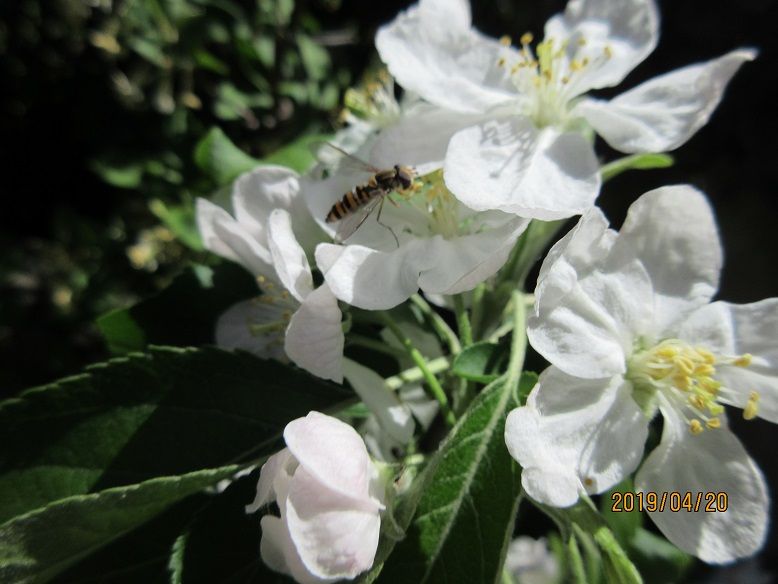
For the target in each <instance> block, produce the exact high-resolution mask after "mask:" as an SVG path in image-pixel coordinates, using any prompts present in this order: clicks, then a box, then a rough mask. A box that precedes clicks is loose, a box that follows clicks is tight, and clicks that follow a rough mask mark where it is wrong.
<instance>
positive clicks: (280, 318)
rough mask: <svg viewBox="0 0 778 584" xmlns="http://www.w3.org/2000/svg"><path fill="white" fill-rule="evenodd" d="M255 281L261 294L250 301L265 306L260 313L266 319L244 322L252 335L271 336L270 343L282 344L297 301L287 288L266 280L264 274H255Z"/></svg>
mask: <svg viewBox="0 0 778 584" xmlns="http://www.w3.org/2000/svg"><path fill="white" fill-rule="evenodd" d="M257 283H258V284H259V288H260V290H262V295H261V296H257V297H256V298H254V299H252V301H251V302H252V303H254V304H255V305H263V306H265V308H266V310H263V311H262V315H263V316H265V317H266V318H267V320H264V319H263V320H262V322H258V321H249V322H247V323H246V324H247V326H248V327H249V331H250V332H251V335H252V336H254V337H259V336H263V335H267V336H269V337H273V339H272V340H271V343H277V344H280V345H283V343H284V334H285V332H286V327H287V326H288V325H289V320H290V319H291V318H292V313H293V312H294V311H295V310H296V309H297V304H298V303H297V301H296V300H295V299H294V298H292V296H291V295H290V294H289V292H288V291H287V290H285V289H284V288H283V287H281V286H278V285H277V284H276V283H275V282H272V281H270V280H268V279H267V278H265V276H257Z"/></svg>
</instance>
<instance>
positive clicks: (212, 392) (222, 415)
mask: <svg viewBox="0 0 778 584" xmlns="http://www.w3.org/2000/svg"><path fill="white" fill-rule="evenodd" d="M352 398H353V394H352V393H351V392H348V391H346V390H345V389H343V388H341V387H339V386H336V385H334V384H331V383H327V382H324V381H322V380H319V379H317V378H314V377H312V376H310V375H308V374H306V373H303V372H301V371H299V370H296V369H292V368H290V367H287V366H285V365H282V364H280V363H277V362H274V361H265V360H262V359H258V358H256V357H254V356H253V355H250V354H248V353H231V352H228V351H223V350H220V349H215V348H206V349H174V348H154V349H152V350H151V351H150V352H149V353H148V354H132V355H130V356H128V357H126V358H119V359H114V360H111V361H109V362H107V363H103V364H99V365H95V366H92V367H89V368H88V369H87V370H86V372H85V373H83V374H81V375H77V376H74V377H70V378H67V379H63V380H61V381H59V382H57V383H54V384H51V385H48V386H44V387H40V388H36V389H31V390H28V391H26V392H25V393H23V394H22V395H21V396H20V397H18V398H15V399H11V400H7V401H5V402H3V403H0V522H1V521H5V520H7V519H9V518H11V517H15V516H17V515H20V514H22V513H26V512H27V511H30V510H32V509H36V508H39V507H42V506H44V505H47V504H48V503H50V502H52V501H56V500H58V499H64V498H66V497H71V496H73V495H83V494H87V493H95V492H97V491H101V490H103V489H108V488H112V487H116V486H125V485H130V484H133V483H139V482H142V481H147V480H149V479H152V478H154V477H159V476H174V475H179V474H185V473H191V472H196V471H200V470H203V469H209V468H218V467H221V466H225V465H228V464H232V463H236V462H240V461H250V460H259V459H261V458H262V457H263V456H266V455H269V454H271V453H272V452H274V451H275V450H277V449H278V448H279V447H280V444H281V442H280V436H281V432H282V431H283V428H284V426H285V425H286V424H287V423H288V422H289V421H290V420H292V419H295V418H298V417H300V416H304V415H306V414H307V413H308V412H309V411H310V410H318V411H330V410H335V411H337V410H340V409H342V408H343V407H344V406H346V405H348V404H349V403H350V402H351V400H352Z"/></svg>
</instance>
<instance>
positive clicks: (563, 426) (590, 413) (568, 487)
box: [505, 367, 648, 507]
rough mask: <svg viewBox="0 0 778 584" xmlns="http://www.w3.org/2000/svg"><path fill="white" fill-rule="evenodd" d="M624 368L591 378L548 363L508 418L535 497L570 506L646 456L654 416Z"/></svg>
mask: <svg viewBox="0 0 778 584" xmlns="http://www.w3.org/2000/svg"><path fill="white" fill-rule="evenodd" d="M631 392H632V388H631V385H630V384H629V383H628V382H626V381H624V379H623V378H621V377H620V376H615V377H612V378H610V379H592V380H584V379H579V378H576V377H571V376H569V375H566V374H565V373H563V372H562V371H560V370H559V369H556V368H555V367H549V368H548V369H546V370H545V371H544V372H543V374H542V375H541V376H540V379H539V380H538V385H536V386H535V388H534V389H533V390H532V392H531V393H530V396H529V398H528V399H527V405H526V406H524V407H521V408H518V409H516V410H513V411H512V412H511V413H510V414H509V415H508V419H507V420H506V422H505V444H506V446H507V447H508V451H509V452H510V453H511V456H512V457H513V458H514V459H516V460H517V461H518V463H519V464H520V465H521V466H522V468H523V471H522V485H523V486H524V489H525V490H526V491H527V493H528V494H529V495H530V496H531V497H532V498H533V499H535V500H537V501H539V502H541V503H545V504H548V505H553V506H556V507H568V506H570V505H573V504H574V503H575V502H576V501H577V500H578V494H579V492H580V491H581V490H586V491H587V492H589V493H601V492H603V491H605V490H607V489H609V488H610V487H612V486H613V485H615V484H616V483H618V482H619V481H621V480H622V479H623V478H624V477H625V476H627V475H628V474H629V473H631V472H632V471H633V470H634V469H635V468H636V467H637V465H638V464H639V463H640V459H641V457H642V455H643V446H644V444H645V440H646V437H647V435H648V421H647V420H646V418H645V416H644V415H643V413H642V412H641V410H640V408H639V407H638V406H637V404H636V403H635V401H634V400H633V399H632V397H631Z"/></svg>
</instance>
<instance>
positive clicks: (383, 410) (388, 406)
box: [343, 359, 415, 444]
mask: <svg viewBox="0 0 778 584" xmlns="http://www.w3.org/2000/svg"><path fill="white" fill-rule="evenodd" d="M343 373H344V375H345V377H346V379H347V380H348V382H349V383H350V384H351V387H352V388H354V391H355V392H356V393H357V395H358V396H359V398H360V399H361V400H362V401H363V402H365V405H366V406H367V408H368V409H369V410H370V411H371V412H373V413H374V414H375V415H376V417H377V418H378V421H379V422H380V424H381V428H383V430H384V432H386V433H387V434H388V435H389V436H390V437H391V438H392V439H393V440H396V441H397V442H399V443H401V444H407V443H408V441H409V440H410V439H411V437H412V436H413V430H414V428H415V424H414V422H413V416H412V415H411V411H410V409H409V408H408V406H406V405H404V404H402V403H400V400H398V399H397V396H396V395H395V394H394V392H392V390H390V389H389V388H388V387H386V384H385V383H384V379H383V377H381V376H380V375H378V374H377V373H376V372H375V371H373V370H372V369H368V368H367V367H364V366H362V365H360V364H359V363H356V362H355V361H352V360H351V359H345V360H344V363H343Z"/></svg>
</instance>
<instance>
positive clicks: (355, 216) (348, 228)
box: [335, 196, 383, 243]
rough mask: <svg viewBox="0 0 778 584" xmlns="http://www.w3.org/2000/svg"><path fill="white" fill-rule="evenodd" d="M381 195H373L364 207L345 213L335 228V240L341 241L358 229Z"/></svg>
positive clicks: (376, 204)
mask: <svg viewBox="0 0 778 584" xmlns="http://www.w3.org/2000/svg"><path fill="white" fill-rule="evenodd" d="M382 198H383V197H380V196H379V197H375V198H374V199H373V200H372V201H369V202H368V203H367V204H365V206H364V207H362V208H361V209H359V210H357V211H355V212H354V213H351V214H349V215H346V216H345V217H344V218H343V219H341V220H340V221H339V222H338V227H337V228H336V230H335V241H336V242H337V243H341V242H343V241H345V240H347V239H348V238H349V237H351V236H352V235H354V232H355V231H356V230H357V229H359V228H360V227H361V226H362V224H363V223H364V222H365V220H366V219H367V218H368V217H369V216H370V213H372V212H373V211H374V210H375V208H376V207H377V206H378V204H379V203H380V202H381V199H382Z"/></svg>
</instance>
